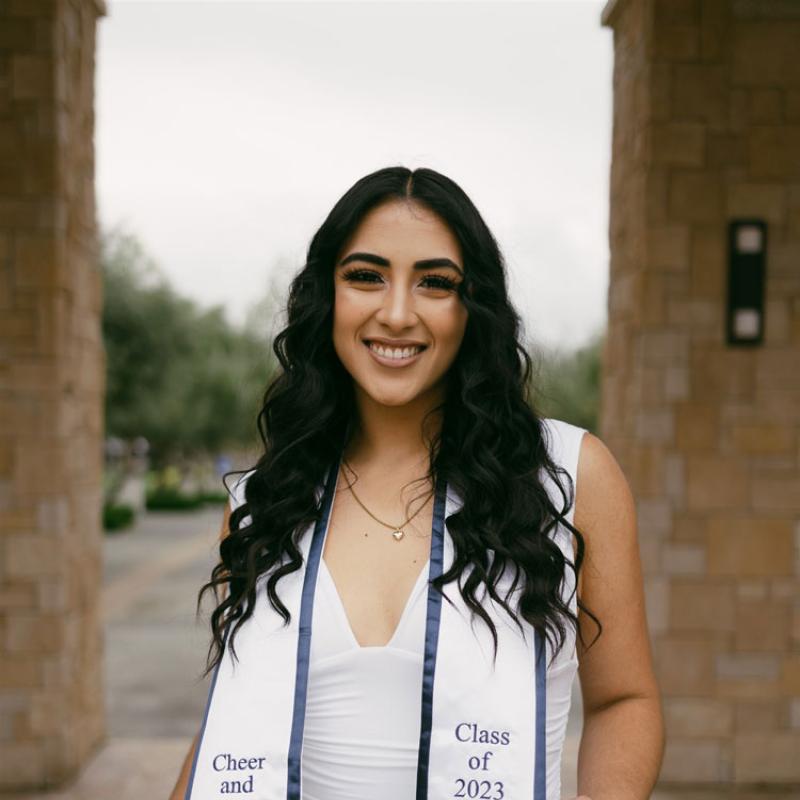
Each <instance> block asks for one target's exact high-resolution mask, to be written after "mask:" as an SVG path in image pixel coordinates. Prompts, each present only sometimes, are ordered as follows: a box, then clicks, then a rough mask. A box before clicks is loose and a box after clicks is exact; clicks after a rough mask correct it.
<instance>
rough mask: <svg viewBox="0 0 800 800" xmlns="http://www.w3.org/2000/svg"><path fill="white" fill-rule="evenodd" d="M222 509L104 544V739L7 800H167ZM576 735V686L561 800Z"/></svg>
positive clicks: (187, 737) (201, 686)
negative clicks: (51, 784)
mask: <svg viewBox="0 0 800 800" xmlns="http://www.w3.org/2000/svg"><path fill="white" fill-rule="evenodd" d="M221 518H222V510H221V508H220V509H211V510H204V511H200V512H189V513H177V514H170V513H164V512H160V513H149V514H147V515H146V516H145V517H143V518H142V520H141V521H139V522H137V524H136V526H135V527H134V528H132V529H130V530H128V531H125V532H122V533H119V534H114V535H111V536H109V537H107V539H106V545H105V585H104V591H103V605H104V609H105V615H106V617H105V620H106V628H105V642H106V665H105V666H106V705H107V723H108V739H107V740H106V742H105V743H104V744H103V745H101V746H100V747H99V748H98V750H97V752H96V753H95V755H94V757H93V758H92V759H91V760H90V762H89V763H88V764H87V765H86V767H85V768H84V770H83V771H82V773H81V775H80V776H78V778H77V779H76V781H75V782H74V783H73V784H72V785H71V786H69V787H64V788H62V789H60V790H59V791H55V792H48V793H38V794H25V795H22V794H15V795H2V797H3V798H7V799H8V800H167V798H168V796H169V793H170V791H171V790H172V787H173V785H174V783H175V780H176V778H177V775H178V771H179V769H180V765H181V764H182V762H183V759H184V757H185V755H186V752H187V750H188V748H189V745H190V744H191V740H192V738H193V736H194V734H195V733H196V732H197V729H198V727H199V725H200V721H201V720H202V716H203V710H204V707H205V702H206V696H207V693H208V682H209V680H210V678H205V679H202V680H201V679H200V677H199V675H200V673H201V672H202V669H203V665H204V663H205V657H206V652H207V648H208V614H209V613H210V610H211V601H212V599H213V598H212V597H211V594H210V593H208V594H207V595H206V597H205V600H204V604H203V607H202V609H201V617H200V619H199V620H198V621H197V622H195V604H196V598H197V592H198V590H199V588H200V586H201V585H202V584H203V583H204V582H205V581H206V580H207V579H208V576H209V574H210V571H211V568H212V567H213V565H214V563H215V560H216V542H217V535H218V533H217V532H218V530H219V524H220V521H221ZM580 729H581V702H580V691H579V685H578V682H577V680H576V681H575V690H574V692H573V705H572V712H571V714H570V719H569V724H568V728H567V740H566V743H565V747H564V759H563V769H562V786H563V793H562V795H563V797H565V798H571V797H574V795H575V788H576V780H575V768H576V764H577V752H578V742H579V737H580ZM728 796H731V797H735V798H736V800H756V798H759V800H760V799H761V798H767V797H769V798H770V800H789V798H788V796H783V797H781V796H780V795H778V794H775V793H770V794H766V793H765V794H762V795H745V794H737V795H735V796H734V795H723V794H719V793H708V792H702V793H696V792H694V793H680V794H670V793H665V792H658V793H656V794H654V795H653V800H678V799H679V800H721V798H723V797H728Z"/></svg>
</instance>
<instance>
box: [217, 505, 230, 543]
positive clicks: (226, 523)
mask: <svg viewBox="0 0 800 800" xmlns="http://www.w3.org/2000/svg"><path fill="white" fill-rule="evenodd" d="M230 519H231V503H230V500H228V501H227V502H226V503H225V510H224V511H223V513H222V525H221V526H220V529H219V540H220V541H222V540H223V539H224V538H225V537H226V536H227V535H228V534H229V533H230V527H231V525H230Z"/></svg>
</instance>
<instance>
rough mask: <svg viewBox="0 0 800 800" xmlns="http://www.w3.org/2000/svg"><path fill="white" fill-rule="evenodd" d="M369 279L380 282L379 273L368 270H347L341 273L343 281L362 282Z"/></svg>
mask: <svg viewBox="0 0 800 800" xmlns="http://www.w3.org/2000/svg"><path fill="white" fill-rule="evenodd" d="M370 277H372V278H377V279H378V280H382V278H381V276H380V274H379V273H377V272H373V271H372V270H370V269H347V270H345V271H344V272H343V273H342V280H345V281H363V280H367V279H368V278H370ZM367 283H375V281H372V280H367Z"/></svg>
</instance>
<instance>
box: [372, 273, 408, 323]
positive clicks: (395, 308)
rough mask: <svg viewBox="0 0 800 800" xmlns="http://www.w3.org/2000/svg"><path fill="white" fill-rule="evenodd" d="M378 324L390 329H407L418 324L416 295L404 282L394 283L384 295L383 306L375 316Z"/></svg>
mask: <svg viewBox="0 0 800 800" xmlns="http://www.w3.org/2000/svg"><path fill="white" fill-rule="evenodd" d="M375 318H376V319H377V320H378V322H381V323H383V324H384V325H386V326H387V327H389V328H397V329H401V328H407V327H409V326H411V325H413V324H414V323H415V322H416V310H415V301H414V293H413V292H412V291H411V289H410V288H409V287H406V286H405V285H404V282H403V281H394V282H392V284H391V286H390V287H389V290H388V291H387V292H385V293H384V294H383V299H382V301H381V306H380V308H379V309H378V311H377V312H376V314H375Z"/></svg>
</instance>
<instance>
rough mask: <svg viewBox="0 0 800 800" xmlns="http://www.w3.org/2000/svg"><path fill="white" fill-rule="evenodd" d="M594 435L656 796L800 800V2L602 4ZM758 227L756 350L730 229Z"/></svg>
mask: <svg viewBox="0 0 800 800" xmlns="http://www.w3.org/2000/svg"><path fill="white" fill-rule="evenodd" d="M602 23H603V24H604V25H607V26H609V27H610V28H612V29H613V35H614V52H615V59H614V76H613V81H614V113H613V152H612V165H611V180H610V184H611V188H610V202H611V210H610V223H609V240H610V248H611V265H610V286H609V295H608V316H609V329H608V338H607V345H606V350H605V352H604V354H603V360H604V365H603V366H604V371H603V385H602V395H601V396H602V400H601V430H602V435H603V437H604V440H605V441H606V442H607V443H608V444H609V446H610V447H611V449H612V450H613V451H614V452H615V453H616V454H617V456H618V458H619V460H620V463H621V464H622V466H623V469H624V470H625V472H626V474H627V476H628V478H629V480H630V481H631V484H632V488H633V490H634V493H635V495H636V498H637V507H638V522H639V535H640V544H641V553H642V559H643V568H644V572H645V583H646V592H647V608H648V616H649V623H650V629H651V636H652V642H653V647H654V656H655V660H656V668H657V674H658V678H659V681H660V686H661V689H662V693H663V699H664V706H665V714H666V723H667V736H668V743H667V751H666V755H665V761H664V765H663V769H662V772H661V785H662V786H666V785H669V784H680V785H682V786H686V785H688V784H704V785H708V784H736V785H745V784H756V783H761V782H765V783H767V784H774V785H776V786H777V785H778V784H785V785H790V786H795V785H797V784H800V600H799V599H798V576H799V575H800V566H799V564H798V561H799V559H798V550H800V521H799V520H800V3H797V2H793V1H791V0H770V2H751V1H742V0H740V1H737V0H612V2H609V3H607V5H606V7H605V9H604V10H603V14H602ZM751 216H752V217H759V218H762V219H764V220H765V221H766V223H767V225H768V234H767V241H768V247H767V249H768V253H767V262H766V330H765V337H764V341H763V344H761V345H760V346H755V347H736V346H731V345H728V344H727V343H726V327H725V317H726V304H727V297H726V293H727V260H728V253H727V235H728V234H727V225H728V222H729V220H730V219H732V218H736V217H751Z"/></svg>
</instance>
